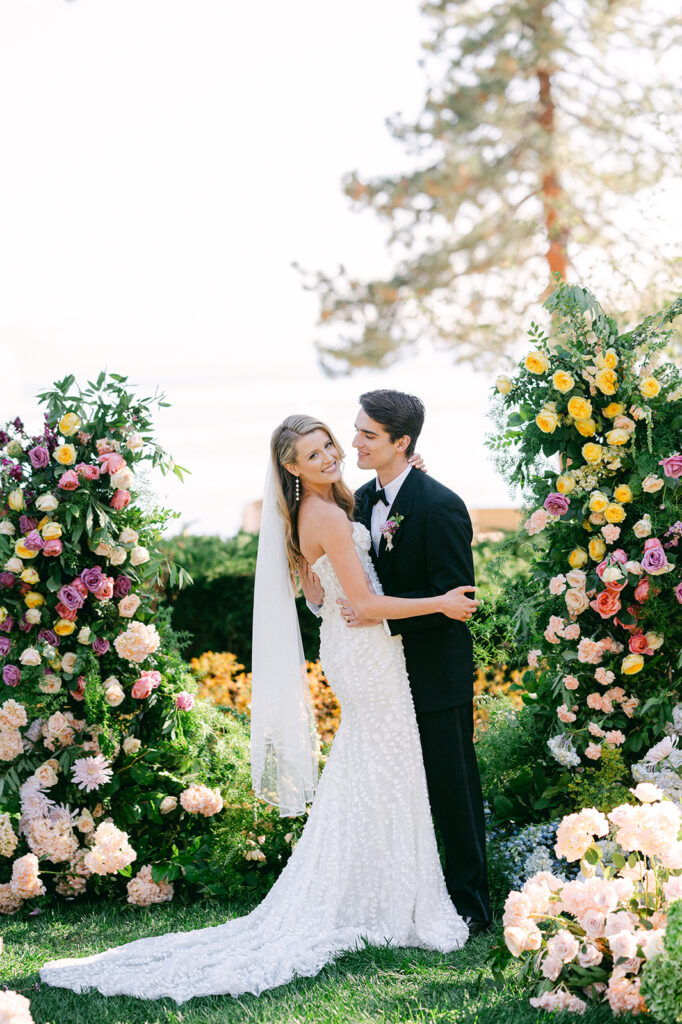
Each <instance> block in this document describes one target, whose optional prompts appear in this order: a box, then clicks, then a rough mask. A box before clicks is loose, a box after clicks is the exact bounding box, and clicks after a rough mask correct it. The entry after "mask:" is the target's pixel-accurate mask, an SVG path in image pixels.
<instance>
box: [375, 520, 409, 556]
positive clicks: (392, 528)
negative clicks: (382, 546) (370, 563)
mask: <svg viewBox="0 0 682 1024" xmlns="http://www.w3.org/2000/svg"><path fill="white" fill-rule="evenodd" d="M404 518H405V516H401V515H398V514H397V513H396V515H394V516H391V517H390V518H389V519H387V520H386V522H385V523H384V525H383V526H382V527H381V529H380V531H379V532H380V533H381V534H382V536H384V537H385V538H386V550H387V551H390V550H391V548H392V547H393V538H394V537H395V535H396V533H397V532H398V529H399V527H400V524H401V523H402V521H403V519H404Z"/></svg>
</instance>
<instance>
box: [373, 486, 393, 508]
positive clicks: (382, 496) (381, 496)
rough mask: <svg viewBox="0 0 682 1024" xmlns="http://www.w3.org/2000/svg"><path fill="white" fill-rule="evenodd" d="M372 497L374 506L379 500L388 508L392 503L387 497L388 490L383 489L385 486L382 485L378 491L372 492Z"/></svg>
mask: <svg viewBox="0 0 682 1024" xmlns="http://www.w3.org/2000/svg"><path fill="white" fill-rule="evenodd" d="M370 498H371V501H372V506H374V505H376V503H377V502H378V501H383V503H384V505H385V506H386V508H388V506H389V504H390V502H389V500H388V498H387V497H386V491H385V490H384V489H383V487H380V488H379V490H378V491H373V492H372V494H371V495H370Z"/></svg>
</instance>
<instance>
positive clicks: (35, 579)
mask: <svg viewBox="0 0 682 1024" xmlns="http://www.w3.org/2000/svg"><path fill="white" fill-rule="evenodd" d="M20 578H21V582H22V583H30V584H31V586H33V584H34V583H39V582H40V576H39V575H38V573H37V572H36V571H35V569H30V568H29V569H24V571H23V572H22V574H21V577H20Z"/></svg>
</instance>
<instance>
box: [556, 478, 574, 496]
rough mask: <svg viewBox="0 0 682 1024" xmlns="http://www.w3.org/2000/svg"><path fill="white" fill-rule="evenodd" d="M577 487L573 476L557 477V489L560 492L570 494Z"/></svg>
mask: <svg viewBox="0 0 682 1024" xmlns="http://www.w3.org/2000/svg"><path fill="white" fill-rule="evenodd" d="M574 487H575V480H574V479H573V477H572V476H566V475H563V476H558V477H557V478H556V489H557V491H558V492H559V494H570V493H571V491H572V490H573V489H574Z"/></svg>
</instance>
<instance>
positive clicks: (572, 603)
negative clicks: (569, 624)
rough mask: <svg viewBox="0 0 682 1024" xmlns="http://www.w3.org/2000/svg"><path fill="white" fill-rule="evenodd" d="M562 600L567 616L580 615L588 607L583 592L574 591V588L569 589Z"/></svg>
mask: <svg viewBox="0 0 682 1024" xmlns="http://www.w3.org/2000/svg"><path fill="white" fill-rule="evenodd" d="M564 600H565V601H566V608H567V609H568V613H569V615H580V613H581V612H584V611H585V609H586V608H588V607H589V604H590V602H589V599H588V597H587V595H586V593H585V591H584V590H576V589H575V587H571V589H570V590H567V591H566V593H565V594H564Z"/></svg>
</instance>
